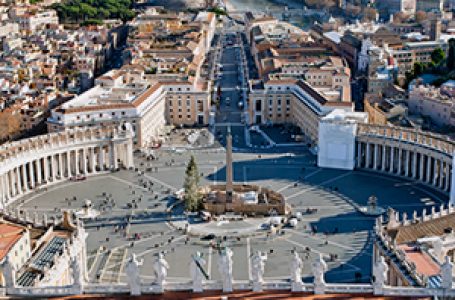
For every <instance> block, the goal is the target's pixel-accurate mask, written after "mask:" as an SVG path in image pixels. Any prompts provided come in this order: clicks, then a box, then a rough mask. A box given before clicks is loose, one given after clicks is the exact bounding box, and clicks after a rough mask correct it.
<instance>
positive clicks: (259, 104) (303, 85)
mask: <svg viewBox="0 0 455 300" xmlns="http://www.w3.org/2000/svg"><path fill="white" fill-rule="evenodd" d="M251 90H252V91H251V93H250V95H249V99H248V103H249V106H248V108H249V120H250V123H251V124H275V123H292V124H295V125H296V126H298V127H300V129H301V130H302V133H303V134H304V136H305V137H306V138H307V141H308V143H310V144H315V143H316V142H317V140H318V126H319V120H320V119H321V118H322V117H323V116H325V115H327V114H328V113H330V112H331V111H332V110H334V109H342V110H344V111H347V112H352V111H353V110H354V106H353V103H352V102H350V101H340V100H331V99H330V98H329V97H326V96H325V95H324V94H322V93H321V92H319V91H318V90H316V89H315V88H314V87H312V86H311V85H310V84H309V83H308V82H306V81H304V80H292V79H291V80H290V79H288V80H270V81H267V82H266V83H262V82H258V83H256V84H254V85H252V86H251Z"/></svg>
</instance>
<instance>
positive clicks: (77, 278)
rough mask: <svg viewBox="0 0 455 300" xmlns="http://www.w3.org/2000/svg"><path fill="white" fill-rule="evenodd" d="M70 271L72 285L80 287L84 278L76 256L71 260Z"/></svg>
mask: <svg viewBox="0 0 455 300" xmlns="http://www.w3.org/2000/svg"><path fill="white" fill-rule="evenodd" d="M71 270H72V274H73V285H74V286H77V287H81V286H82V283H83V278H84V276H83V274H82V268H81V266H80V262H79V258H78V257H77V256H74V257H72V258H71Z"/></svg>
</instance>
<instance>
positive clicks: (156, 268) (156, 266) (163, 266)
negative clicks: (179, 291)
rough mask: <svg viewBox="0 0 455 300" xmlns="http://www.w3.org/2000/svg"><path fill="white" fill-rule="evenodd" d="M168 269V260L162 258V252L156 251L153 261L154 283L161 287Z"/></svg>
mask: <svg viewBox="0 0 455 300" xmlns="http://www.w3.org/2000/svg"><path fill="white" fill-rule="evenodd" d="M168 269H169V264H168V262H167V261H166V260H165V259H164V254H163V252H160V253H158V256H157V258H156V260H155V262H154V263H153V272H154V273H155V278H156V283H157V284H158V285H159V286H160V287H161V288H162V287H163V284H164V282H165V280H166V277H167V270H168Z"/></svg>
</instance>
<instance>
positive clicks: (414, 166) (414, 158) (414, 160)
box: [412, 151, 417, 179]
mask: <svg viewBox="0 0 455 300" xmlns="http://www.w3.org/2000/svg"><path fill="white" fill-rule="evenodd" d="M412 177H413V178H414V179H417V152H415V151H414V152H413V155H412Z"/></svg>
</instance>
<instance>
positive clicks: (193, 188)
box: [183, 156, 202, 211]
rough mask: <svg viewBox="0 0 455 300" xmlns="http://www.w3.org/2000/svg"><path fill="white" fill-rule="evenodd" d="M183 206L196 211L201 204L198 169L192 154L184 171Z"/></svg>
mask: <svg viewBox="0 0 455 300" xmlns="http://www.w3.org/2000/svg"><path fill="white" fill-rule="evenodd" d="M185 176H186V177H185V182H184V183H183V188H184V190H185V196H184V200H185V208H186V210H187V211H198V210H199V209H200V208H201V205H202V197H201V194H200V193H199V171H198V168H197V164H196V160H195V159H194V156H191V158H190V161H189V163H188V166H187V167H186V171H185Z"/></svg>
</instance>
